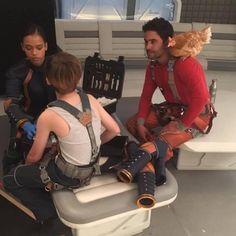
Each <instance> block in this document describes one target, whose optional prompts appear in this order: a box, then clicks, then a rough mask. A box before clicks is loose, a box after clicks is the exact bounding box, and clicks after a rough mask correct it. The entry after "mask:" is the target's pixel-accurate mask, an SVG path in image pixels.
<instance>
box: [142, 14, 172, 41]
mask: <svg viewBox="0 0 236 236" xmlns="http://www.w3.org/2000/svg"><path fill="white" fill-rule="evenodd" d="M147 31H155V32H157V33H158V34H159V35H160V37H161V39H162V40H163V42H164V43H165V42H167V40H168V37H173V34H174V30H173V26H172V25H171V23H170V22H169V21H167V20H165V19H164V18H158V17H155V18H153V19H152V20H149V21H148V22H147V23H145V24H144V25H143V32H144V33H145V32H147Z"/></svg>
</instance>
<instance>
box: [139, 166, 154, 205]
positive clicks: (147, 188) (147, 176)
mask: <svg viewBox="0 0 236 236" xmlns="http://www.w3.org/2000/svg"><path fill="white" fill-rule="evenodd" d="M137 180H138V193H139V196H138V198H137V201H136V204H137V206H138V207H142V208H150V207H153V206H154V205H155V203H156V199H155V197H154V193H155V170H154V167H153V165H152V164H151V163H150V162H149V163H147V165H146V166H145V167H144V168H143V170H142V171H140V172H139V173H138V174H137Z"/></svg>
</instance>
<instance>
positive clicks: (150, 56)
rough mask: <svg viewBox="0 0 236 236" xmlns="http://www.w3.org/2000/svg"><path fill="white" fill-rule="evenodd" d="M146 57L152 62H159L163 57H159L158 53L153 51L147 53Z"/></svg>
mask: <svg viewBox="0 0 236 236" xmlns="http://www.w3.org/2000/svg"><path fill="white" fill-rule="evenodd" d="M148 52H149V53H148ZM146 55H147V58H148V59H150V60H158V59H159V58H160V57H161V55H158V54H157V52H153V51H146Z"/></svg>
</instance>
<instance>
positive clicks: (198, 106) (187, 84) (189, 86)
mask: <svg viewBox="0 0 236 236" xmlns="http://www.w3.org/2000/svg"><path fill="white" fill-rule="evenodd" d="M182 68H184V69H183V70H182V71H183V72H182V73H183V75H182V79H183V80H184V82H183V81H182V87H181V89H183V90H185V91H183V93H184V94H185V98H186V99H187V109H186V111H185V113H184V115H183V116H182V117H181V119H180V121H181V122H182V123H183V125H185V126H186V127H190V126H191V124H192V123H193V121H194V119H195V118H196V117H197V116H198V115H199V114H200V113H201V112H202V111H203V110H204V107H205V105H206V104H207V103H208V101H209V92H208V86H207V83H206V79H205V74H204V71H203V68H202V66H201V65H200V64H199V62H198V61H196V60H195V59H193V58H191V59H189V63H188V65H185V63H184V62H183V63H182Z"/></svg>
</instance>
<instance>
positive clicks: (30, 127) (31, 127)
mask: <svg viewBox="0 0 236 236" xmlns="http://www.w3.org/2000/svg"><path fill="white" fill-rule="evenodd" d="M22 129H23V130H24V132H25V134H26V137H27V138H28V139H29V140H31V139H33V137H34V135H35V133H36V125H35V123H33V124H32V123H31V122H25V123H24V124H23V126H22Z"/></svg>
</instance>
